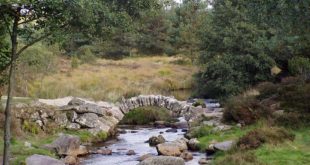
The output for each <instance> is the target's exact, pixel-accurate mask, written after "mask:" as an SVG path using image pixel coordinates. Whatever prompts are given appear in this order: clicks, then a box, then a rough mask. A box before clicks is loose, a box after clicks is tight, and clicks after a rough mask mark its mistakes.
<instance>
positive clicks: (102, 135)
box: [65, 130, 108, 143]
mask: <svg viewBox="0 0 310 165" xmlns="http://www.w3.org/2000/svg"><path fill="white" fill-rule="evenodd" d="M65 133H67V134H70V135H75V136H78V137H79V138H80V139H81V142H82V143H93V142H103V141H105V140H106V139H107V138H108V133H107V132H103V131H100V132H98V133H97V134H96V135H93V134H92V133H90V132H89V131H86V130H78V131H72V130H66V131H65Z"/></svg>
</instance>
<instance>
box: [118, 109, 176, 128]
mask: <svg viewBox="0 0 310 165" xmlns="http://www.w3.org/2000/svg"><path fill="white" fill-rule="evenodd" d="M170 119H171V115H170V114H169V111H168V110H167V109H165V108H160V107H153V106H149V107H140V108H136V109H134V110H131V111H130V112H128V113H127V114H126V115H125V116H124V118H123V120H122V121H121V123H122V124H138V125H141V124H150V123H151V122H155V121H159V120H160V121H170Z"/></svg>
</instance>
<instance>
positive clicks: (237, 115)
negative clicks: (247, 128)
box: [223, 96, 271, 124]
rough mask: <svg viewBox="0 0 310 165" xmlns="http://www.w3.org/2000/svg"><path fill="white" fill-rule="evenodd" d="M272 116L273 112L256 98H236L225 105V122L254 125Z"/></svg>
mask: <svg viewBox="0 0 310 165" xmlns="http://www.w3.org/2000/svg"><path fill="white" fill-rule="evenodd" d="M270 115H271V110H270V109H269V108H268V107H266V106H265V105H263V104H261V103H260V102H259V100H257V99H256V98H255V97H250V96H235V97H232V98H230V99H229V100H228V101H227V102H226V103H225V110H224V114H223V120H224V121H225V122H238V123H241V124H253V123H255V122H256V121H258V120H259V119H263V118H268V117H269V116H270Z"/></svg>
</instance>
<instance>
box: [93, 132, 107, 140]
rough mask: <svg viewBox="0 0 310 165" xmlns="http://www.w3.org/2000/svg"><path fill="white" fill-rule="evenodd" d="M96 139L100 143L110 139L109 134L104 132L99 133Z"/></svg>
mask: <svg viewBox="0 0 310 165" xmlns="http://www.w3.org/2000/svg"><path fill="white" fill-rule="evenodd" d="M96 137H97V139H98V140H99V141H105V140H107V138H108V133H106V132H104V131H100V132H98V133H97V135H96Z"/></svg>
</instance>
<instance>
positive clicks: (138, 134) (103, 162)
mask: <svg viewBox="0 0 310 165" xmlns="http://www.w3.org/2000/svg"><path fill="white" fill-rule="evenodd" d="M167 129H169V128H154V127H136V128H124V130H126V133H124V134H120V135H119V136H117V138H116V139H113V140H110V141H107V142H105V143H104V144H103V145H101V146H98V147H103V148H104V147H107V148H109V149H111V150H112V155H101V154H92V155H90V156H88V157H87V158H85V159H84V160H83V161H82V163H81V164H83V165H136V164H138V163H139V161H138V158H139V157H140V156H142V155H145V154H148V153H150V154H152V155H157V151H156V148H155V147H150V146H149V144H148V143H146V142H145V141H147V140H148V139H149V138H150V137H151V136H158V135H159V134H160V133H162V134H161V135H163V136H164V138H165V139H166V141H173V140H176V139H178V138H181V137H184V132H182V130H181V129H178V132H177V133H173V132H165V131H166V130H167ZM128 150H134V151H135V153H136V155H131V156H128V155H126V153H127V151H128ZM192 154H193V157H194V159H193V160H191V161H188V162H186V165H198V161H199V159H200V158H203V157H206V156H205V154H203V153H199V152H192Z"/></svg>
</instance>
